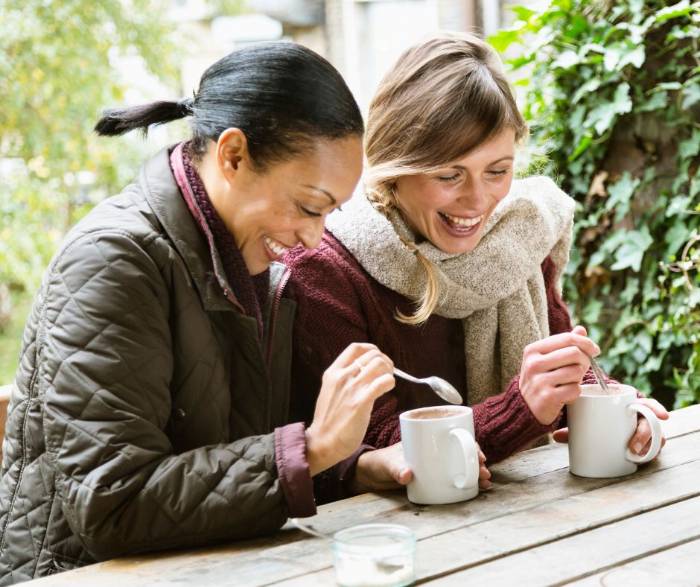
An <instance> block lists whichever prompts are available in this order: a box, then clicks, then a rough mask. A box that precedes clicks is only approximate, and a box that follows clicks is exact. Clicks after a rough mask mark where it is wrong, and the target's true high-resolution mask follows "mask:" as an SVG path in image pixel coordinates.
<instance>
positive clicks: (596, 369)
mask: <svg viewBox="0 0 700 587" xmlns="http://www.w3.org/2000/svg"><path fill="white" fill-rule="evenodd" d="M588 358H589V359H590V360H591V369H592V370H593V373H594V374H595V378H596V379H597V380H598V384H599V385H600V388H601V389H602V390H603V393H610V388H609V387H608V384H607V383H606V382H605V373H604V372H603V370H602V369H601V368H600V365H598V362H597V361H596V360H595V359H594V358H593V357H591V356H590V355H589V357H588Z"/></svg>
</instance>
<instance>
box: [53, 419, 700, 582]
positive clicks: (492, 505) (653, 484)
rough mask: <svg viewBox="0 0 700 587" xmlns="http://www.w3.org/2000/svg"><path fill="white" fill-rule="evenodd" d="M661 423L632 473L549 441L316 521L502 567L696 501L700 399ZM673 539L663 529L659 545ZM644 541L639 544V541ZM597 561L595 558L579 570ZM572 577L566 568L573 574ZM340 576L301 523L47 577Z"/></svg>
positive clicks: (329, 508)
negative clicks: (478, 491)
mask: <svg viewBox="0 0 700 587" xmlns="http://www.w3.org/2000/svg"><path fill="white" fill-rule="evenodd" d="M664 429H665V431H666V434H667V436H668V438H669V442H668V444H667V446H666V448H665V449H664V450H663V451H662V453H661V456H660V457H659V459H657V461H655V462H654V463H652V464H650V465H648V466H646V467H643V468H640V470H639V471H638V472H637V473H636V474H635V475H633V476H631V477H628V478H624V479H597V480H596V479H581V478H576V477H573V476H572V475H570V474H569V472H568V456H567V451H566V447H565V446H560V445H550V446H546V447H542V448H538V449H534V450H531V451H527V452H526V453H522V454H519V455H516V456H514V457H512V458H510V459H508V460H507V461H505V462H503V463H502V464H499V465H496V466H495V467H493V472H494V478H495V479H496V480H497V482H496V483H495V484H494V489H493V490H492V491H490V492H487V493H485V494H482V495H481V496H479V497H478V498H477V499H475V500H472V501H469V502H464V503H460V504H453V505H450V506H430V507H418V506H414V505H412V504H410V503H409V502H407V500H406V498H405V494H404V493H403V492H394V493H389V494H383V495H377V494H365V495H361V496H357V497H355V498H352V499H348V500H344V501H341V502H336V503H333V504H328V505H326V506H322V507H321V508H319V514H318V515H317V516H316V517H314V518H310V519H309V522H310V523H311V524H313V525H314V526H316V527H317V528H318V529H320V530H322V531H325V532H330V533H332V532H334V531H336V530H339V529H341V528H344V527H347V526H350V525H353V524H358V523H364V522H379V521H381V522H394V523H399V524H404V525H406V526H409V527H411V528H412V529H413V530H414V532H415V533H416V536H417V538H418V539H419V546H418V574H419V577H420V578H421V579H422V580H423V581H431V580H437V581H447V580H448V579H449V577H450V576H452V575H451V574H452V573H457V575H459V576H461V575H460V574H461V573H472V572H476V570H477V569H486V571H488V573H491V574H493V576H500V575H498V573H499V572H504V571H499V570H498V569H496V568H495V567H493V565H495V564H496V563H498V561H500V560H504V561H505V560H508V559H511V558H513V557H518V556H522V555H523V554H524V553H526V552H530V551H532V552H533V553H537V552H546V553H548V554H547V556H552V557H553V558H554V559H556V558H557V556H558V555H557V554H556V553H554V554H552V552H555V551H556V548H554V547H551V548H550V545H553V544H557V543H561V544H563V545H564V546H566V545H567V544H568V543H567V542H566V541H568V540H572V539H575V538H577V537H578V536H582V535H584V534H589V533H591V532H596V531H598V530H601V531H602V530H603V529H605V528H611V527H614V526H615V525H616V524H622V523H625V522H626V521H628V520H633V519H635V518H636V517H639V516H646V515H647V514H648V513H650V512H651V511H656V510H662V509H664V508H669V507H672V506H675V505H677V504H679V503H683V502H686V501H688V502H690V503H692V504H693V505H692V506H691V510H692V509H693V508H695V507H697V498H698V495H699V493H698V492H700V485H699V484H698V482H697V479H700V432H698V431H699V430H700V406H694V407H692V408H686V409H685V410H680V411H677V412H674V413H673V414H672V417H671V419H670V420H669V421H668V422H665V423H664ZM693 500H695V501H693ZM669 511H671V510H669ZM674 511H675V510H674ZM693 511H694V513H695V519H696V520H697V519H700V509H697V510H693ZM696 526H697V524H696ZM691 534H692V533H691ZM686 538H688V537H687V536H686ZM664 540H665V539H664ZM649 544H651V542H650V543H649ZM669 546H671V545H670V543H667V542H663V541H661V542H660V543H659V544H656V545H655V546H654V548H668V547H669ZM547 548H548V550H546V551H541V549H547ZM637 550H638V551H639V552H640V553H642V551H644V548H641V547H640V548H638V549H637ZM635 552H636V551H635ZM622 554H624V553H622ZM642 555H643V553H642V554H639V556H642ZM533 556H535V555H534V554H533ZM537 556H539V555H537ZM593 558H595V557H593ZM613 559H614V557H613ZM528 560H529V559H528ZM611 560H612V559H611ZM615 560H616V561H617V562H612V563H610V564H613V565H616V564H625V563H626V562H627V559H625V557H624V556H620V557H618V559H615ZM540 564H545V563H542V561H540ZM510 568H511V571H512V572H514V573H515V574H514V575H512V576H511V581H512V580H518V581H519V580H520V575H519V572H518V567H513V566H512V565H511V567H510ZM576 568H578V567H576ZM598 570H599V567H595V564H594V565H593V566H591V568H590V569H588V570H586V571H584V572H587V573H597V572H598ZM581 576H582V575H581ZM441 577H442V578H441ZM574 578H576V577H573V576H569V577H568V580H573V579H574ZM558 580H559V579H558ZM333 581H334V579H333V572H332V558H331V549H330V546H329V544H328V543H326V542H324V541H322V540H320V539H315V538H310V537H307V536H305V535H301V534H300V533H299V532H298V531H295V530H283V531H281V532H280V533H278V534H276V535H275V536H274V537H269V538H264V539H259V540H254V541H243V542H237V543H232V544H230V545H228V546H225V547H219V548H205V549H199V550H194V551H185V552H179V553H172V552H171V553H159V554H155V555H149V556H143V557H130V558H125V559H119V560H115V561H110V562H107V563H102V564H99V565H92V566H89V567H84V568H83V569H79V570H76V571H72V572H70V573H64V574H60V575H54V576H53V577H50V578H46V579H42V580H41V581H40V584H42V585H46V586H47V587H48V586H50V585H70V586H71V587H80V586H83V585H85V586H87V585H95V584H99V585H100V587H111V586H112V585H114V587H123V585H124V584H129V585H130V586H132V585H133V586H134V587H138V586H141V585H144V586H145V585H162V586H165V585H182V584H186V583H192V584H207V585H226V586H227V587H228V586H236V585H246V586H253V585H269V584H277V583H279V582H282V583H280V584H284V585H328V584H333ZM465 581H466V579H465ZM455 584H457V583H455ZM472 584H481V581H478V582H477V583H472Z"/></svg>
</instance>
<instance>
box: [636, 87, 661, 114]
mask: <svg viewBox="0 0 700 587" xmlns="http://www.w3.org/2000/svg"><path fill="white" fill-rule="evenodd" d="M667 102H668V93H667V92H665V91H662V92H654V93H653V94H652V96H651V98H650V99H649V100H647V101H646V102H643V103H642V105H641V106H639V107H638V108H637V112H652V111H653V110H661V109H662V108H665V107H666V104H667Z"/></svg>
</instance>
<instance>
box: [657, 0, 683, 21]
mask: <svg viewBox="0 0 700 587" xmlns="http://www.w3.org/2000/svg"><path fill="white" fill-rule="evenodd" d="M691 10H692V9H691V8H690V2H689V0H681V1H680V2H678V3H677V4H674V5H673V6H668V7H666V8H663V9H661V10H659V11H658V12H657V13H656V16H655V17H654V20H655V21H656V22H657V23H662V22H666V21H667V20H671V19H672V18H678V17H679V16H687V15H688V14H690V11H691Z"/></svg>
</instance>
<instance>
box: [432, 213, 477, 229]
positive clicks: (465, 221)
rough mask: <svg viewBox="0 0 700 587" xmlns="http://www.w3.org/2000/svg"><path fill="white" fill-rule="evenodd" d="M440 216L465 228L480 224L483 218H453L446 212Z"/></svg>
mask: <svg viewBox="0 0 700 587" xmlns="http://www.w3.org/2000/svg"><path fill="white" fill-rule="evenodd" d="M440 214H442V215H443V216H444V217H445V218H447V219H448V220H449V221H450V222H451V223H452V224H459V225H460V226H464V227H465V228H469V227H470V226H474V225H475V224H479V222H481V219H482V218H483V215H482V216H477V217H476V218H460V217H459V216H452V215H451V214H446V213H445V212H440Z"/></svg>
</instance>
